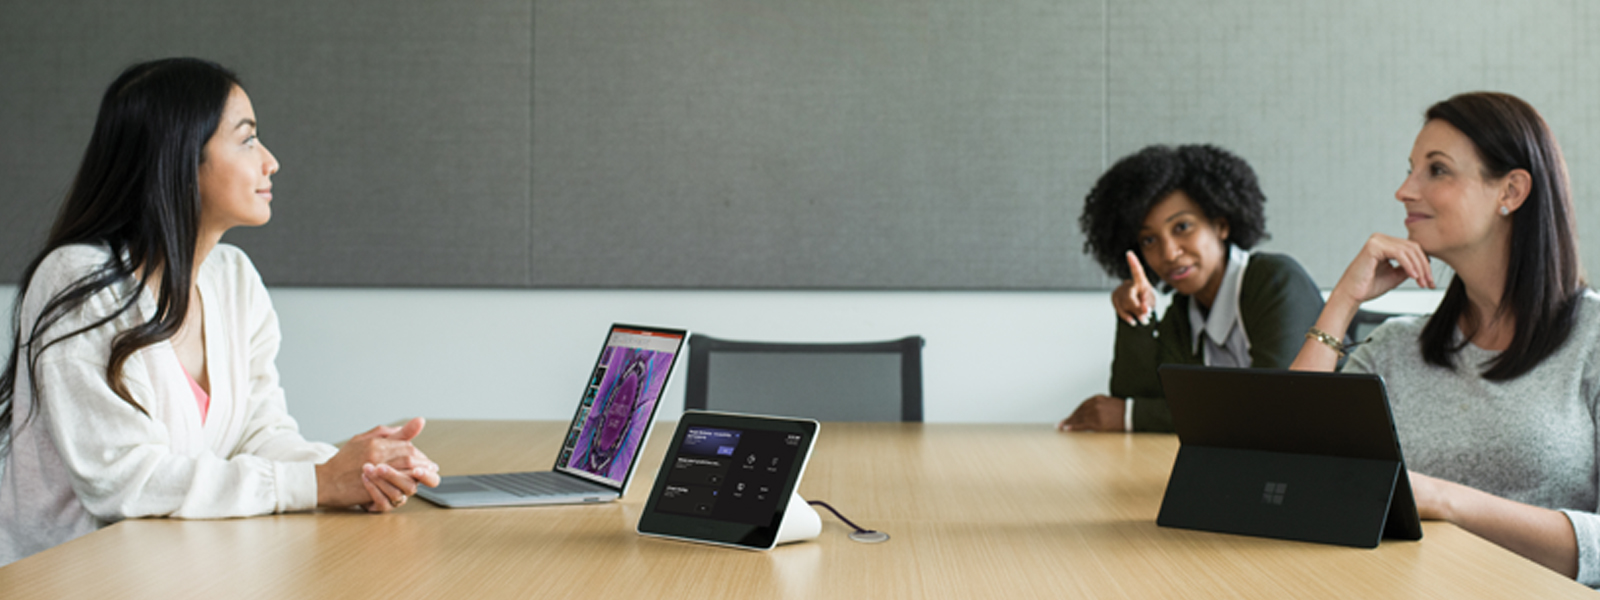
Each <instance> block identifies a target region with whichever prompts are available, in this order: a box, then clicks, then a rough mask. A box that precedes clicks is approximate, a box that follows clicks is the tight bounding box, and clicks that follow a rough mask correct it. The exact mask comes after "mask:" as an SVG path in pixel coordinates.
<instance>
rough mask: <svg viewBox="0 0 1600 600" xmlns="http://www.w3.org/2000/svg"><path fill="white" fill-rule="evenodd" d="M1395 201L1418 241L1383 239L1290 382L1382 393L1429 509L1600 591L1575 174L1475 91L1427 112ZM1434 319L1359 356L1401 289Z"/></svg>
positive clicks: (1421, 501)
mask: <svg viewBox="0 0 1600 600" xmlns="http://www.w3.org/2000/svg"><path fill="white" fill-rule="evenodd" d="M1410 163H1411V171H1410V173H1409V174H1408V175H1407V177H1406V179H1405V182H1404V183H1402V184H1401V185H1400V189H1399V190H1397V191H1396V192H1395V199H1397V200H1399V201H1400V203H1401V204H1402V205H1403V206H1404V207H1405V211H1406V212H1405V217H1406V218H1405V225H1406V231H1407V237H1406V238H1405V239H1400V238H1396V237H1391V236H1387V235H1383V234H1373V235H1372V236H1371V237H1370V238H1368V239H1367V242H1366V244H1365V245H1364V246H1363V247H1362V249H1361V252H1360V253H1359V254H1358V255H1357V256H1356V258H1355V260H1353V261H1351V263H1350V266H1349V267H1348V268H1346V270H1345V272H1344V275H1343V276H1342V277H1341V278H1340V279H1339V283H1338V285H1337V286H1335V287H1334V289H1333V291H1332V292H1331V293H1330V294H1329V295H1328V302H1327V305H1326V306H1325V308H1323V310H1322V314H1321V315H1320V316H1319V317H1318V318H1317V323H1316V325H1315V326H1313V327H1312V328H1311V329H1310V331H1308V332H1307V333H1306V341H1305V344H1304V346H1303V347H1302V348H1301V350H1300V354H1299V356H1298V357H1297V358H1296V359H1295V362H1294V365H1293V368H1296V369H1302V370H1317V371H1330V370H1333V368H1334V365H1335V363H1336V361H1337V360H1338V357H1339V356H1340V355H1342V354H1343V353H1344V352H1345V351H1346V350H1351V352H1350V357H1349V360H1348V362H1347V363H1346V365H1345V370H1347V371H1354V372H1362V373H1377V374H1379V375H1382V376H1383V379H1384V382H1385V383H1386V384H1387V385H1388V389H1389V398H1390V402H1391V405H1392V408H1393V411H1394V419H1395V428H1396V430H1397V431H1398V433H1399V434H1400V444H1401V447H1402V448H1404V449H1405V454H1406V466H1407V467H1409V468H1410V469H1412V472H1411V473H1410V477H1411V487H1412V489H1413V490H1414V492H1415V494H1416V500H1417V511H1418V512H1419V513H1420V514H1421V516H1422V518H1424V519H1443V520H1447V521H1450V522H1452V523H1455V524H1456V525H1458V526H1460V527H1461V528H1463V529H1466V530H1467V531H1470V532H1472V533H1474V534H1477V535H1479V536H1481V537H1483V538H1485V539H1488V540H1489V541H1492V542H1494V543H1496V544H1499V545H1501V546H1503V547H1505V548H1506V549H1509V550H1511V551H1513V552H1516V553H1518V554H1520V555H1522V556H1524V557H1527V558H1529V559H1531V560H1533V561H1535V562H1538V563H1540V564H1542V565H1545V566H1546V567H1549V568H1550V569H1552V570H1555V571H1558V572H1560V573H1563V574H1565V575H1566V576H1568V577H1573V578H1576V579H1577V580H1578V581H1579V582H1581V583H1584V584H1586V585H1589V586H1596V585H1600V515H1597V514H1596V513H1595V511H1596V508H1600V484H1597V483H1596V482H1597V481H1600V462H1597V460H1596V454H1597V453H1596V447H1597V445H1600V427H1597V425H1600V417H1597V415H1600V412H1597V411H1596V408H1597V403H1600V294H1597V293H1595V291H1594V290H1591V289H1589V287H1588V285H1587V284H1586V283H1585V282H1584V281H1583V276H1582V269H1580V267H1579V264H1578V235H1577V228H1576V214H1575V212H1574V210H1573V201H1572V197H1571V194H1570V192H1569V190H1570V186H1569V184H1568V181H1567V166H1566V162H1565V161H1564V160H1563V159H1562V157H1561V148H1560V146H1559V145H1557V143H1556V138H1555V135H1554V134H1552V133H1551V132H1550V128H1549V126H1548V125H1547V124H1546V123H1545V121H1544V118H1543V117H1541V116H1540V115H1539V113H1538V111H1536V110H1534V109H1533V107H1532V106H1529V105H1528V103H1526V102H1523V101H1522V100H1521V99H1518V98H1516V97H1514V96H1510V95H1507V94H1500V93H1490V92H1477V93H1470V94H1461V95H1458V96H1455V97H1452V98H1450V99H1449V100H1445V101H1443V102H1440V103H1438V104H1435V105H1433V106H1432V107H1431V108H1429V109H1428V111H1427V113H1426V120H1425V122H1424V124H1423V126H1422V131H1421V132H1420V133H1418V134H1417V139H1416V142H1415V144H1414V145H1413V146H1412V149H1411V156H1410ZM1430 258H1437V259H1439V260H1441V261H1443V262H1444V263H1445V264H1448V265H1450V268H1451V269H1453V270H1455V273H1456V275H1455V277H1454V278H1453V279H1452V280H1451V281H1450V284H1449V286H1448V288H1447V291H1446V292H1445V295H1444V299H1443V300H1441V301H1440V303H1439V307H1438V308H1437V309H1436V310H1435V311H1434V313H1433V314H1432V315H1431V316H1428V317H1422V318H1396V319H1391V320H1389V322H1387V323H1385V324H1383V325H1382V326H1380V327H1379V328H1378V329H1377V330H1376V331H1374V332H1373V334H1372V336H1371V338H1370V340H1369V341H1367V342H1365V343H1362V344H1360V345H1358V346H1357V347H1356V348H1354V349H1353V350H1352V349H1350V348H1348V347H1346V346H1345V345H1344V344H1342V343H1341V341H1340V340H1339V338H1338V333H1337V332H1342V331H1344V330H1345V328H1346V326H1347V325H1348V324H1349V323H1350V319H1351V318H1352V316H1353V315H1354V314H1355V311H1356V308H1357V307H1358V306H1359V305H1360V304H1361V303H1362V302H1364V301H1367V300H1370V299H1372V298H1375V297H1377V296H1381V295H1383V294H1384V293H1385V292H1388V291H1389V290H1391V289H1394V288H1395V286H1398V285H1400V284H1401V283H1403V282H1404V281H1406V280H1407V279H1412V280H1415V281H1416V282H1417V283H1418V284H1420V285H1422V286H1423V287H1429V288H1431V287H1434V277H1433V271H1432V269H1431V268H1430V264H1429V259H1430Z"/></svg>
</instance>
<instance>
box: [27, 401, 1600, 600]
mask: <svg viewBox="0 0 1600 600" xmlns="http://www.w3.org/2000/svg"><path fill="white" fill-rule="evenodd" d="M674 425H675V424H673V423H661V424H659V425H658V428H659V429H658V430H657V432H656V434H657V435H655V436H653V438H652V440H651V443H650V445H649V446H648V447H647V450H646V454H645V456H644V458H643V459H642V462H641V463H640V466H639V469H640V472H639V474H638V475H637V479H636V480H635V485H634V487H633V488H632V489H631V490H630V491H629V493H628V494H627V496H626V497H625V498H624V499H623V501H621V502H617V503H611V504H607V505H598V506H597V505H590V506H564V507H529V508H500V509H476V510H459V509H457V510H444V509H440V508H437V507H435V506H433V505H431V504H428V503H426V502H424V501H421V500H413V501H411V502H408V503H407V504H406V505H405V506H404V507H402V508H401V509H400V510H398V511H396V512H394V513H391V514H387V515H366V514H359V513H341V512H322V513H318V514H293V515H278V516H268V517H256V518H249V519H231V520H224V521H180V520H160V519H146V520H134V521H124V522H122V523H119V524H117V525H114V526H111V527H108V528H105V529H103V530H101V531H98V532H95V533H93V534H90V535H88V536H85V537H83V538H80V539H77V540H74V541H72V542H69V543H66V544H63V545H61V546H59V547H56V548H53V549H51V550H48V551H46V552H43V553H41V554H39V555H36V556H33V557H30V558H28V559H25V560H22V561H19V562H17V563H14V564H12V565H9V566H7V567H4V568H0V597H4V598H9V599H23V598H162V599H166V598H383V599H396V598H689V599H695V600H703V599H711V598H1007V599H1009V598H1037V597H1069V598H1078V597H1084V598H1168V597H1171V598H1271V599H1274V600H1281V599H1284V598H1451V599H1459V598H1480V597H1481V598H1490V597H1494V598H1503V597H1523V598H1593V597H1594V595H1593V594H1594V592H1592V591H1590V590H1589V589H1588V588H1586V587H1583V586H1580V585H1578V584H1576V583H1574V582H1572V581H1570V580H1567V579H1565V578H1563V577H1561V576H1559V575H1556V574H1555V573H1552V572H1549V571H1547V570H1545V569H1543V568H1542V567H1539V566H1538V565H1535V564H1533V563H1531V562H1528V561H1526V560H1523V559H1522V558H1520V557H1518V556H1516V555H1514V554H1511V553H1509V552H1507V551H1505V550H1501V549H1500V548H1498V547H1496V546H1494V545H1493V544H1490V543H1488V542H1485V541H1483V540H1481V539H1479V538H1477V537H1475V536H1473V535H1471V534H1468V533H1466V532H1464V531H1462V530H1460V529H1458V528H1456V527H1454V526H1451V525H1449V524H1445V523H1428V524H1427V525H1426V535H1425V537H1424V539H1423V541H1421V542H1385V543H1383V544H1382V545H1381V546H1379V547H1378V548H1377V549H1375V550H1362V549H1352V548H1343V547H1335V546H1324V545H1318V544H1308V543H1300V542H1287V541H1279V540H1268V539H1258V538H1251V537H1241V536H1232V535H1223V534H1215V533H1203V532H1196V531H1185V530H1177V529H1165V528H1161V527H1157V526H1156V524H1155V516H1156V512H1157V511H1158V509H1159V507H1160V504H1161V495H1162V492H1163V490H1164V489H1165V485H1166V479H1167V475H1168V473H1169V471H1170V469H1171V467H1172V461H1173V457H1174V455H1175V452H1176V450H1177V440H1176V439H1175V438H1174V437H1172V436H1164V435H1116V434H1087V435H1064V434H1059V433H1056V432H1055V431H1053V430H1052V429H1051V428H1050V427H1049V426H1048V425H943V424H928V425H923V424H898V423H896V424H847V423H825V424H823V427H822V430H821V432H820V433H819V434H818V438H817V445H816V450H815V453H814V455H813V459H812V462H811V465H810V467H809V469H808V471H807V472H806V476H805V479H804V481H803V482H802V483H801V487H800V489H801V493H802V495H803V496H805V497H806V498H807V499H813V500H825V501H828V502H830V503H832V504H833V505H834V506H835V507H837V508H839V509H840V510H841V511H843V512H844V513H845V515H846V516H848V517H850V518H851V519H853V520H855V521H856V522H858V523H860V524H862V525H863V526H865V527H869V528H875V529H880V530H883V531H887V532H889V533H890V534H891V535H892V536H893V539H891V540H890V541H889V542H887V543H882V544H861V543H856V542H853V541H850V540H849V539H847V538H846V534H848V533H849V529H848V528H847V527H845V526H844V525H842V524H841V523H839V521H837V520H835V519H834V518H833V517H832V516H831V515H828V514H827V513H826V512H824V513H823V531H822V536H821V537H820V538H819V539H817V540H814V541H810V542H804V543H800V544H794V545H789V546H782V547H779V548H778V549H776V550H773V551H771V552H750V551H741V550H732V549H725V548H718V547H711V546H702V545H695V544H688V543H680V542H672V541H666V540H659V539H653V538H644V537H641V536H639V535H637V534H635V533H634V526H635V524H636V523H637V522H638V520H639V512H640V511H641V510H642V507H643V505H644V502H645V497H646V496H647V495H648V494H649V491H650V486H651V484H652V483H653V481H654V475H655V471H656V468H657V466H658V465H659V464H660V462H661V457H662V455H663V451H664V450H665V444H666V439H667V438H668V437H670V433H671V431H672V428H673V426H674ZM565 426H566V423H564V422H560V423H558V422H528V421H435V422H432V423H429V424H428V428H427V430H426V431H425V432H424V433H423V435H422V436H421V437H420V438H419V439H418V445H419V446H421V447H422V449H423V450H424V451H425V452H427V453H428V454H429V455H430V456H431V457H432V458H434V459H435V460H437V461H438V462H439V464H440V465H443V466H444V468H445V472H446V473H447V474H462V473H478V472H493V471H502V470H519V469H527V470H537V469H547V468H549V467H550V462H551V457H553V456H555V452H556V447H557V444H558V443H559V442H560V440H561V439H562V438H561V435H560V434H561V433H562V428H563V427H565Z"/></svg>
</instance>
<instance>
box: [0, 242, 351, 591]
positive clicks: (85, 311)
mask: <svg viewBox="0 0 1600 600" xmlns="http://www.w3.org/2000/svg"><path fill="white" fill-rule="evenodd" d="M108 256H109V252H108V251H107V250H106V249H104V248H100V247H94V246H82V245H79V246H68V247H64V248H60V249H58V250H56V251H54V252H52V253H50V255H49V256H47V257H46V258H45V260H44V262H43V263H42V264H40V266H39V269H38V271H37V272H35V274H34V276H33V280H32V283H31V285H30V287H29V288H28V294H27V297H25V298H23V299H22V313H21V315H22V323H21V331H22V332H23V333H24V334H26V333H27V332H29V331H31V330H32V328H33V323H34V321H35V320H37V319H38V317H39V313H40V310H41V309H42V308H43V306H44V304H45V303H46V302H48V301H49V299H50V298H51V297H53V296H55V295H56V294H57V293H59V292H60V291H61V290H63V289H65V288H66V287H67V286H68V285H70V284H71V283H72V282H73V281H76V280H77V279H79V278H82V277H84V276H85V275H87V274H89V273H90V272H91V271H92V270H93V269H95V268H97V267H98V266H99V265H101V264H103V263H104V262H105V260H106V259H107V258H108ZM196 283H197V284H198V286H199V291H200V298H201V302H202V304H203V305H204V308H205V340H206V369H207V371H208V373H209V374H210V379H211V406H210V409H209V413H208V415H207V417H206V420H205V423H204V425H202V424H201V419H200V408H199V406H198V404H197V403H196V401H195V397H194V393H193V391H192V390H191V388H190V387H189V380H188V378H187V376H186V375H184V372H183V369H182V367H181V366H180V365H179V364H178V357H177V354H176V353H175V352H174V351H173V348H172V345H171V344H170V343H168V342H160V343H157V344H154V345H151V346H147V347H145V348H142V349H140V350H139V351H137V352H135V353H134V354H133V355H132V356H131V357H129V358H128V360H127V362H126V363H125V364H124V366H123V369H122V373H123V383H124V384H125V385H126V388H127V390H128V392H129V394H130V395H132V396H133V399H134V400H135V401H136V402H138V403H139V405H140V406H142V407H144V409H145V410H146V411H148V412H149V413H150V414H149V416H145V415H144V414H141V413H140V412H139V411H138V410H136V409H134V407H132V406H130V405H129V404H128V403H127V402H124V401H123V400H122V398H120V397H118V396H117V395H116V394H115V393H114V392H112V391H111V386H110V384H109V383H108V382H107V381H106V377H105V365H106V364H107V363H108V362H109V360H110V354H111V340H112V338H113V337H114V336H115V335H116V334H117V333H118V332H121V331H124V330H126V329H128V328H130V327H133V326H135V325H138V324H140V323H144V322H146V321H147V320H149V318H150V315H153V314H155V309H156V303H155V297H154V296H153V295H152V293H151V292H150V291H147V290H145V289H144V287H143V286H131V285H130V286H126V287H122V288H121V289H106V290H102V291H101V292H99V293H97V294H95V295H94V296H93V297H91V298H90V299H89V300H88V301H87V302H86V303H85V304H84V305H83V307H82V309H81V310H79V311H77V312H75V313H73V314H69V315H67V316H66V317H64V318H63V319H62V320H61V321H60V322H58V323H57V324H56V325H55V326H53V327H51V328H50V330H49V331H48V332H47V333H46V335H45V339H54V338H55V337H57V336H60V335H61V334H62V333H64V332H69V331H73V330H76V329H78V328H80V327H82V326H84V325H87V324H89V323H92V322H93V321H94V320H96V319H98V318H101V317H103V316H105V315H108V314H111V312H112V311H113V310H114V309H115V307H116V306H117V305H118V304H119V298H127V295H126V294H128V293H137V294H139V299H138V304H137V306H135V307H134V308H133V309H131V310H129V311H128V312H126V313H124V314H123V315H122V316H120V317H118V318H117V319H116V320H114V321H112V322H111V323H109V324H107V325H104V326H101V327H98V328H96V329H93V330H91V331H88V332H85V333H83V334H80V335H77V336H74V337H72V338H69V339H67V340H66V341H63V342H61V343H60V344H57V345H55V346H51V347H50V348H49V349H48V350H46V351H45V352H44V354H43V355H41V356H40V358H39V369H38V376H39V382H38V383H39V391H40V398H38V399H36V398H34V397H32V395H31V394H30V391H29V385H28V381H29V379H28V377H29V374H28V370H27V361H26V355H25V354H24V355H23V356H19V357H18V361H17V362H18V365H17V374H16V393H15V396H14V400H13V409H12V410H13V422H12V425H11V440H12V443H11V451H10V452H9V453H8V455H7V456H6V462H5V469H4V471H3V474H0V565H5V564H8V563H11V562H13V561H16V560H19V559H22V558H25V557H27V556H29V555H32V554H34V553H36V552H39V551H42V550H44V549H47V548H49V547H51V546H54V545H56V544H60V543H62V542H65V541H67V540H70V539H72V538H75V537H78V536H80V535H83V534H86V533H89V532H91V531H94V530H95V529H97V528H100V527H104V526H106V525H109V524H111V523H114V522H116V521H118V520H121V519H126V518H132V517H153V516H168V517H180V518H191V519H207V518H222V517H243V516H248V515H259V514H265V513H272V512H283V511H294V510H307V509H311V508H315V507H316V503H317V482H316V473H315V470H314V466H315V465H316V464H318V463H322V462H325V461H327V460H328V458H330V457H332V456H333V455H334V453H335V452H336V450H335V448H334V447H333V446H330V445H328V444H320V443H311V442H307V441H306V440H305V438H302V437H301V436H300V432H299V427H298V426H297V425H296V424H295V421H294V419H293V418H291V417H290V416H289V414H288V412H287V408H286V405H285V403H284V398H283V388H281V387H279V385H278V369H277V366H276V365H275V364H274V361H275V360H276V358H277V355H278V342H279V332H278V317H277V313H275V312H274V311H273V310H272V301H271V300H270V299H269V298H268V297H267V289H266V287H265V286H264V285H262V283H261V276H260V275H259V274H258V273H256V270H255V266H254V265H252V264H251V263H250V259H249V258H248V257H246V256H245V254H244V252H243V251H241V250H239V249H238V248H236V247H234V246H230V245H225V244H219V245H218V246H217V247H216V248H215V249H214V250H212V252H211V254H210V256H208V257H207V258H206V261H205V263H204V264H202V265H201V267H200V270H199V277H198V280H197V282H196ZM117 287H119V286H113V288H117ZM23 352H26V350H24V351H23ZM35 408H39V409H40V410H38V411H37V412H36V411H35ZM30 414H31V415H32V421H31V422H27V423H26V425H25V426H24V422H25V421H27V420H28V419H29V416H30Z"/></svg>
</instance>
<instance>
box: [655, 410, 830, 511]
mask: <svg viewBox="0 0 1600 600" xmlns="http://www.w3.org/2000/svg"><path fill="white" fill-rule="evenodd" d="M804 441H805V436H803V435H800V434H797V433H788V432H781V431H761V430H739V429H721V428H712V427H691V428H690V429H689V430H688V431H687V432H685V433H684V438H683V444H682V445H681V446H679V448H678V455H677V459H676V460H675V461H674V463H673V465H672V472H671V473H670V474H669V475H668V476H667V485H666V487H665V488H664V489H663V490H662V492H661V498H660V499H659V500H658V501H657V503H656V509H657V510H660V511H662V512H668V513H676V514H682V515H693V516H697V517H706V518H711V519H717V520H719V521H734V522H738V523H747V524H750V525H761V526H765V525H769V524H771V522H772V516H773V513H774V512H775V511H776V510H777V509H778V504H779V503H780V502H787V501H788V498H782V497H780V495H781V494H782V493H783V484H784V482H785V481H787V480H788V477H789V471H790V470H791V469H793V468H794V458H795V454H796V452H797V450H799V448H800V446H801V444H802V443H804Z"/></svg>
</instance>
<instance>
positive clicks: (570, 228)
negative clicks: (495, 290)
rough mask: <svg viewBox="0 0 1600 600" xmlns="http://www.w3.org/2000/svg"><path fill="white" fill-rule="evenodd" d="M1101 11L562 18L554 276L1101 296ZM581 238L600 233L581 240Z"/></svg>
mask: <svg viewBox="0 0 1600 600" xmlns="http://www.w3.org/2000/svg"><path fill="white" fill-rule="evenodd" d="M1100 14H1101V11H1100V10H1099V4H1098V3H1092V4H1091V3H1067V4H1063V3H1060V2H1051V1H1048V0H1040V1H1032V0H1024V1H1010V2H1004V3H989V2H984V3H972V2H965V1H962V0H924V1H900V2H857V1H854V0H837V1H822V2H778V3H773V2H748V1H744V0H690V1H673V2H593V1H589V0H553V1H540V2H538V3H536V5H535V18H534V25H535V33H534V48H535V51H534V74H535V77H534V115H533V127H534V142H535V143H534V161H533V172H534V175H533V197H534V216H533V217H534V218H533V228H534V236H533V248H534V251H533V253H532V256H533V262H534V267H533V275H532V277H533V280H534V282H535V283H536V284H539V285H552V286H582V287H588V286H616V285H624V286H626V285H639V286H670V287H677V286H710V287H788V286H794V287H863V288H876V287H888V288H902V287H903V288H1042V287H1057V286H1062V285H1070V284H1072V283H1073V282H1077V283H1079V284H1082V283H1083V282H1085V281H1086V280H1087V282H1089V284H1090V285H1094V284H1096V283H1098V274H1097V273H1096V271H1095V270H1094V269H1092V268H1090V265H1088V264H1087V263H1085V262H1083V261H1081V260H1077V259H1076V256H1077V255H1078V247H1079V246H1080V245H1081V243H1082V242H1081V237H1079V235H1078V234H1077V232H1076V226H1075V221H1074V218H1075V212H1076V207H1075V205H1076V204H1077V202H1076V198H1078V197H1081V195H1082V191H1081V189H1082V188H1083V186H1084V185H1085V184H1086V183H1088V182H1090V181H1092V178H1093V177H1094V176H1095V175H1096V174H1097V173H1098V171H1099V169H1100V158H1101V157H1100V146H1101V133H1102V132H1101V123H1102V111H1101V100H1102V92H1103V89H1102V87H1101V83H1100V79H1101V73H1102V70H1103V63H1102V62H1101V58H1100V57H1101V55H1102V46H1103V38H1102V34H1101V30H1100V26H1101V23H1100V21H1101V19H1100ZM574 225H578V226H574Z"/></svg>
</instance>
